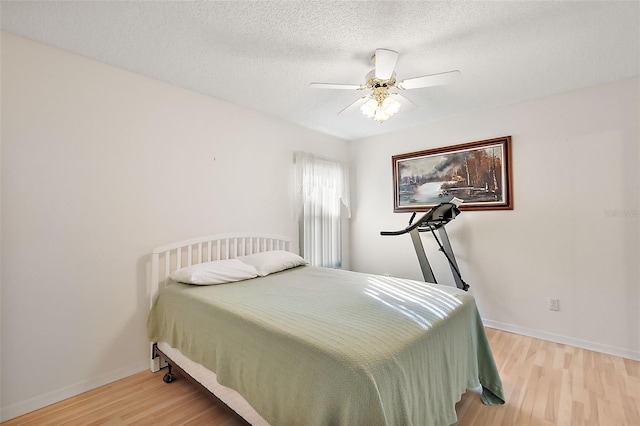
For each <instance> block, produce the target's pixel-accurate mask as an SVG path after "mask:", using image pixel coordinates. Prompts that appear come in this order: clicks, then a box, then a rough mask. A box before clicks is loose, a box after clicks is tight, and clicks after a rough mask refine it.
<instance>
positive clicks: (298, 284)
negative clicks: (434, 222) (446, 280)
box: [148, 266, 504, 426]
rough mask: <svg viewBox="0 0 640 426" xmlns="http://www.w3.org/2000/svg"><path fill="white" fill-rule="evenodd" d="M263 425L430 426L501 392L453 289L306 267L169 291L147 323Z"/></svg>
mask: <svg viewBox="0 0 640 426" xmlns="http://www.w3.org/2000/svg"><path fill="white" fill-rule="evenodd" d="M148 333H149V339H150V340H151V341H158V342H159V341H165V342H167V343H168V344H170V345H171V346H173V347H174V348H176V349H179V350H180V351H181V352H182V353H183V354H185V355H187V356H188V357H189V358H190V359H192V360H193V361H196V362H198V363H200V364H202V365H204V366H205V367H207V368H208V369H210V370H212V371H214V372H215V373H216V374H217V376H218V382H219V383H220V384H222V385H225V386H228V387H230V388H233V389H235V390H237V391H238V392H239V393H240V394H242V395H243V396H244V397H245V399H246V400H247V401H248V402H249V403H250V404H251V405H252V406H253V407H254V408H255V410H256V411H258V413H260V414H261V415H262V417H264V418H265V419H266V420H267V421H268V422H269V423H270V424H272V425H274V426H280V425H305V426H307V425H309V426H311V425H344V426H357V425H363V426H364V425H366V426H376V425H397V426H408V425H416V426H430V425H438V426H439V425H451V424H452V423H455V422H456V413H455V403H456V402H457V401H459V400H460V397H461V395H462V393H464V392H465V391H466V389H469V388H474V387H478V386H479V384H482V386H483V394H482V400H483V402H485V403H486V404H502V403H503V402H504V401H503V399H504V398H503V395H502V384H501V381H500V377H499V376H498V372H497V369H496V366H495V362H494V360H493V356H492V354H491V349H490V348H489V344H488V341H487V338H486V335H485V332H484V328H483V326H482V322H481V320H480V316H479V314H478V311H477V308H476V305H475V301H474V299H473V297H472V296H471V295H470V294H468V293H465V292H463V291H461V290H458V289H456V288H451V287H445V286H438V285H433V284H426V283H423V282H417V281H409V280H400V279H395V278H388V277H381V276H376V275H367V274H361V273H356V272H349V271H342V270H332V269H324V268H316V267H311V266H303V267H298V268H294V269H290V270H287V271H283V272H279V273H276V274H272V275H269V276H266V277H262V278H256V279H252V280H247V281H241V282H236V283H230V284H222V285H213V286H194V285H187V284H172V285H170V286H168V287H167V288H165V289H164V290H162V291H161V292H160V294H159V296H158V298H157V299H156V302H155V303H154V305H153V307H152V309H151V313H150V315H149V320H148Z"/></svg>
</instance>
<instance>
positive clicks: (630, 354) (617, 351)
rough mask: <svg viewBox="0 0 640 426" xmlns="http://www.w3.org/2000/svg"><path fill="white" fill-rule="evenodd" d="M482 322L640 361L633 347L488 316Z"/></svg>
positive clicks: (497, 327)
mask: <svg viewBox="0 0 640 426" xmlns="http://www.w3.org/2000/svg"><path fill="white" fill-rule="evenodd" d="M482 323H483V324H484V325H485V326H487V327H489V328H495V329H498V330H502V331H508V332H510V333H516V334H521V335H523V336H529V337H535V338H536V339H542V340H548V341H550V342H555V343H562V344H563V345H569V346H575V347H576V348H581V349H587V350H590V351H595V352H601V353H604V354H608V355H615V356H619V357H622V358H628V359H632V360H634V361H640V351H634V350H631V349H626V348H619V347H616V346H610V345H603V344H601V343H595V342H590V341H588V340H582V339H576V338H574V337H569V336H563V335H561V334H554V333H549V332H546V331H542V330H534V329H531V328H526V327H520V326H518V325H514V324H507V323H504V322H500V321H493V320H490V319H486V318H482Z"/></svg>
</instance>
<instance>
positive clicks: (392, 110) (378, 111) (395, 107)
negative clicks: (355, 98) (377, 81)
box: [360, 90, 401, 123]
mask: <svg viewBox="0 0 640 426" xmlns="http://www.w3.org/2000/svg"><path fill="white" fill-rule="evenodd" d="M400 106H401V104H400V102H398V101H396V100H395V99H393V98H392V97H391V96H389V93H387V91H386V90H384V91H378V92H376V93H375V94H374V95H371V96H370V97H369V100H368V101H366V102H365V103H364V104H362V105H361V106H360V111H361V112H362V113H363V114H364V115H365V116H366V117H368V118H373V119H374V120H375V121H377V122H378V123H382V122H383V121H386V120H388V119H389V118H390V117H391V116H393V115H394V114H396V113H397V112H398V111H400Z"/></svg>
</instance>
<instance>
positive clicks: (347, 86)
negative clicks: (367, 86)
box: [309, 83, 364, 90]
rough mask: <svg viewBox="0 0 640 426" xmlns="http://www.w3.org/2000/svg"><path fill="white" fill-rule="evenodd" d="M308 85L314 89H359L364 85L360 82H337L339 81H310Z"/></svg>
mask: <svg viewBox="0 0 640 426" xmlns="http://www.w3.org/2000/svg"><path fill="white" fill-rule="evenodd" d="M309 87H313V88H314V89H341V90H361V89H364V86H362V85H360V84H339V83H311V84H309Z"/></svg>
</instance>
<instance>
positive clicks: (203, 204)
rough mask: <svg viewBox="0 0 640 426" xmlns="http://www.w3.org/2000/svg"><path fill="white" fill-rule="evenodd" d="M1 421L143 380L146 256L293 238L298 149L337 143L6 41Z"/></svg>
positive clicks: (325, 150) (336, 150) (332, 152)
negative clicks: (225, 237)
mask: <svg viewBox="0 0 640 426" xmlns="http://www.w3.org/2000/svg"><path fill="white" fill-rule="evenodd" d="M1 41H2V57H1V64H2V113H3V115H2V134H1V136H2V156H1V159H2V180H1V183H2V200H1V202H2V216H1V217H2V274H1V280H2V292H1V301H2V311H1V316H2V323H1V324H2V335H1V337H2V356H1V362H2V366H1V367H2V368H1V374H2V376H1V382H2V385H1V391H2V399H1V408H2V412H1V413H0V415H1V418H2V420H6V419H8V418H10V417H13V416H16V415H18V414H21V413H23V412H26V411H30V410H33V409H35V408H39V407H41V406H43V405H46V404H49V403H52V402H55V401H58V400H60V399H63V398H65V397H68V396H71V395H74V394H77V393H79V392H81V391H84V390H87V389H90V388H92V387H95V386H98V385H101V384H104V383H107V382H109V381H112V380H115V379H118V378H120V377H124V376H127V375H129V374H131V373H134V372H138V371H141V370H143V369H145V368H147V367H148V343H147V338H146V331H145V321H146V313H147V309H148V303H149V302H148V289H147V283H148V270H149V260H150V257H149V253H150V251H151V249H152V248H153V247H155V246H158V245H161V244H165V243H169V242H172V241H176V240H180V239H186V238H191V237H196V236H199V235H205V234H209V233H216V232H233V231H252V230H253V231H263V232H270V233H278V234H285V235H289V236H291V237H292V238H293V239H294V241H295V242H296V244H297V225H296V222H295V220H294V217H293V174H292V164H293V163H292V155H293V152H294V151H295V150H304V151H309V152H314V153H317V154H319V155H323V156H328V157H333V158H338V159H346V158H347V154H348V148H347V144H346V143H345V142H344V141H341V140H338V139H335V138H332V137H328V136H324V135H321V134H319V133H315V132H311V131H308V130H305V129H302V128H299V127H296V126H293V125H291V124H288V123H285V122H281V121H277V120H275V119H272V118H270V117H267V116H265V115H262V114H260V113H257V112H254V111H250V110H247V109H244V108H241V107H238V106H235V105H231V104H228V103H225V102H222V101H217V100H215V99H211V98H208V97H206V96H203V95H200V94H197V93H193V92H189V91H186V90H182V89H179V88H176V87H172V86H169V85H167V84H164V83H161V82H159V81H156V80H152V79H149V78H146V77H144V76H141V75H137V74H133V73H130V72H126V71H123V70H120V69H116V68H113V67H110V66H107V65H104V64H101V63H98V62H95V61H92V60H89V59H86V58H83V57H80V56H76V55H73V54H69V53H67V52H64V51H61V50H58V49H54V48H51V47H47V46H44V45H42V44H37V43H33V42H31V41H28V40H25V39H22V38H19V37H16V36H13V35H11V34H8V33H2V40H1Z"/></svg>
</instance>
